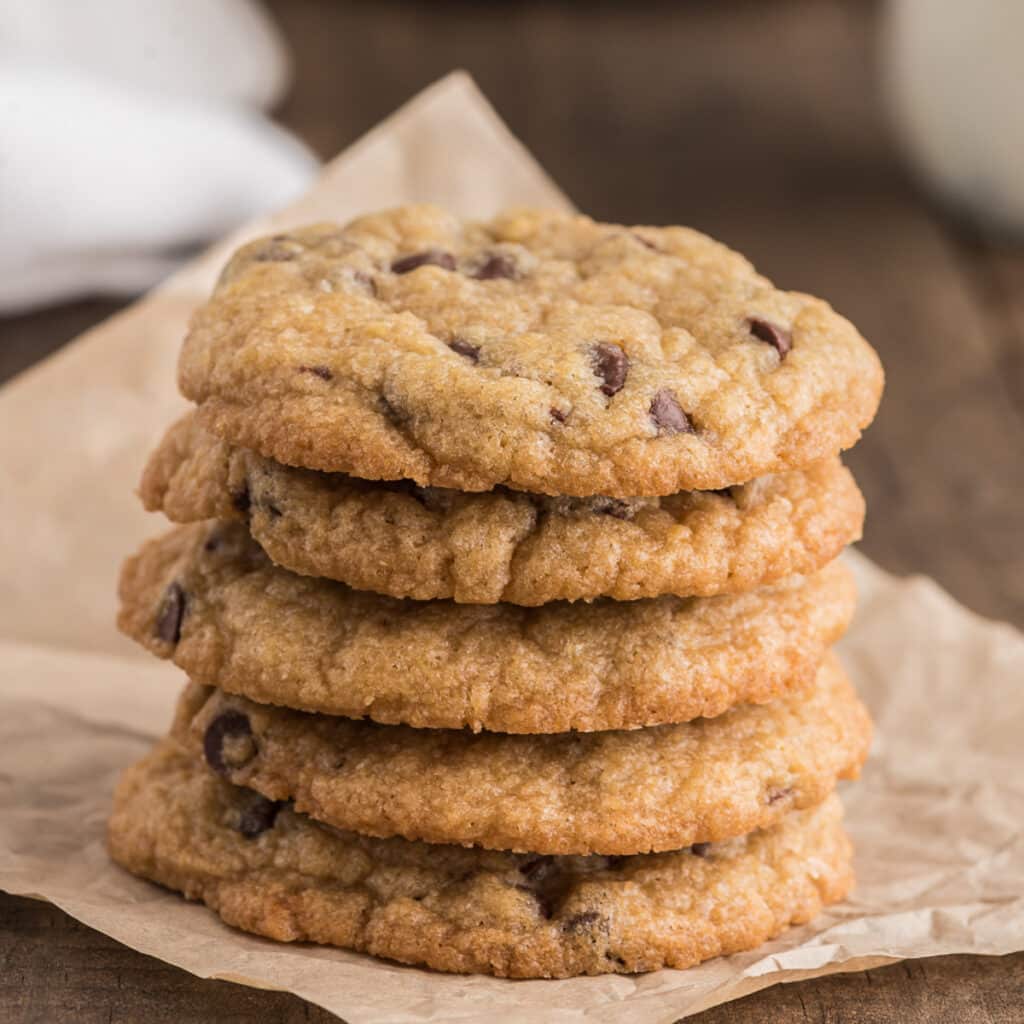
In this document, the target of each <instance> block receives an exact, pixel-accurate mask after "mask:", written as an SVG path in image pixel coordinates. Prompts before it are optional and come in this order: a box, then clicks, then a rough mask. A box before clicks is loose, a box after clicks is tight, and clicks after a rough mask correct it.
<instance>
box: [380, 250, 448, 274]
mask: <svg viewBox="0 0 1024 1024" xmlns="http://www.w3.org/2000/svg"><path fill="white" fill-rule="evenodd" d="M426 266H431V267H441V268H442V270H454V269H455V257H454V256H453V255H452V254H451V253H450V252H444V251H443V250H442V249H424V251H423V252H414V253H412V255H410V256H403V257H402V258H401V259H398V260H395V262H394V263H392V264H391V270H392V271H393V272H394V273H396V274H408V273H409V271H410V270H415V269H416V268H417V267H426Z"/></svg>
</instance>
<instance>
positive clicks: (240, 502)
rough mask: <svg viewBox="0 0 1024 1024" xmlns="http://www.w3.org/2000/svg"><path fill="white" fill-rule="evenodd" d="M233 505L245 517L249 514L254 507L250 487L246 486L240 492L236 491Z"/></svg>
mask: <svg viewBox="0 0 1024 1024" xmlns="http://www.w3.org/2000/svg"><path fill="white" fill-rule="evenodd" d="M231 504H232V506H233V507H234V509H235V511H237V512H240V513H241V514H242V515H243V516H247V515H248V514H249V508H250V507H251V505H252V496H251V495H250V494H249V485H248V484H246V485H245V486H244V487H243V488H242V489H241V490H240V491H235V492H234V493H233V494H232V495H231Z"/></svg>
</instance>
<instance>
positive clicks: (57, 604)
mask: <svg viewBox="0 0 1024 1024" xmlns="http://www.w3.org/2000/svg"><path fill="white" fill-rule="evenodd" d="M409 199H432V200H435V201H438V202H442V203H445V204H447V205H449V206H451V207H454V208H455V209H457V210H460V211H462V212H465V213H468V214H473V215H486V214H488V213H490V212H492V211H494V210H495V209H497V208H498V207H500V206H503V205H505V204H507V203H510V202H526V203H541V204H544V203H547V204H564V203H566V202H567V200H566V199H565V198H564V197H563V196H562V195H561V193H560V192H559V191H558V190H557V188H556V187H555V186H554V185H553V184H552V183H551V182H550V181H549V180H548V179H547V178H546V176H545V175H544V173H543V172H542V171H541V170H540V168H539V167H538V166H537V165H536V163H534V162H533V160H532V159H531V157H530V156H529V154H528V153H526V152H525V151H524V150H523V149H522V147H521V146H520V145H519V144H518V143H517V142H516V140H515V139H513V138H512V137H511V135H510V134H509V133H508V131H507V130H506V129H505V127H504V126H503V125H502V124H501V122H500V121H499V120H498V118H497V117H496V115H495V114H494V113H493V111H492V110H491V109H490V108H489V107H488V106H487V104H486V101H484V99H483V98H482V97H481V96H480V94H479V93H478V92H477V91H476V89H475V87H474V86H473V84H472V82H471V81H470V80H469V79H468V78H467V77H465V76H464V75H461V74H455V75H452V76H449V77H448V78H446V79H444V80H442V81H441V82H439V83H437V84H436V85H435V86H433V87H432V88H430V89H428V90H427V91H426V92H425V93H423V94H421V95H420V96H419V97H417V98H416V99H415V100H413V102H412V103H410V104H409V105H408V106H406V107H405V108H403V109H402V110H401V111H399V112H398V114H396V115H395V116H394V117H392V118H391V119H389V120H388V121H386V122H385V123H384V124H382V125H381V126H380V127H378V128H377V129H376V130H374V131H373V132H371V133H370V134H369V135H368V136H366V137H365V138H363V139H362V140H360V141H359V142H358V143H357V144H356V145H355V146H353V147H352V148H351V149H350V150H348V151H347V152H346V153H345V154H343V155H342V156H341V157H339V158H338V159H337V160H335V161H334V162H333V163H332V164H330V165H329V166H328V167H327V168H326V170H325V171H324V174H323V176H322V178H321V179H320V181H319V182H318V184H317V185H316V186H315V188H314V189H313V191H312V192H311V193H310V195H308V196H307V197H306V198H305V199H303V200H302V201H301V202H299V203H298V204H296V205H295V206H294V207H293V208H291V209H290V210H288V211H286V212H284V213H282V214H281V215H280V216H278V217H275V218H273V220H272V221H271V222H270V224H272V225H273V226H278V225H280V226H284V225H288V224H293V223H298V222H302V221H307V220H311V219H316V218H321V217H324V218H326V217H331V218H340V219H344V218H347V217H349V216H351V215H354V214H356V213H358V212H360V211H362V210H365V209H371V208H375V207H380V206H386V205H389V204H393V203H397V202H400V201H404V200H409ZM267 227H268V224H267V223H261V224H256V225H252V226H251V227H249V228H247V229H246V230H245V231H244V232H241V233H239V235H237V236H236V237H234V238H231V239H229V240H227V241H226V242H225V243H224V244H223V245H221V246H218V247H217V248H216V249H214V250H213V251H212V252H210V253H208V254H207V255H205V256H204V257H203V258H202V259H200V260H198V261H196V262H195V263H194V264H192V265H191V266H189V267H188V268H187V269H186V270H184V271H183V272H181V273H180V274H178V275H177V276H176V277H175V278H173V279H172V280H171V281H170V282H168V283H167V284H166V285H164V286H163V287H162V288H160V289H159V290H158V291H156V292H155V293H153V294H152V295H150V296H149V297H148V298H146V299H145V300H143V301H142V302H139V303H137V304H136V305H135V306H133V307H132V308H130V309H129V310H127V311H126V312H125V313H123V314H121V315H120V316H117V317H115V318H114V319H112V320H110V321H108V322H107V323H105V324H103V325H101V326H100V327H98V328H96V329H95V330H92V331H90V332H89V333H87V334H86V335H84V336H83V337H82V338H81V339H80V340H79V341H78V342H76V343H75V344H73V345H72V346H70V347H68V348H66V349H65V350H64V351H62V352H61V353H60V354H58V355H57V356H56V357H54V358H52V359H50V360H48V361H47V362H45V363H43V364H42V365H40V366H39V367H37V368H36V369H34V370H33V371H31V372H29V373H28V374H26V375H24V376H23V377H22V378H20V379H19V380H17V381H15V382H14V383H13V384H11V385H9V386H8V387H7V388H6V389H4V390H3V392H0V445H2V447H0V451H2V452H3V456H2V462H3V474H2V481H0V482H2V484H3V486H0V531H2V532H0V537H2V541H3V554H4V562H3V572H2V573H0V608H2V612H3V614H2V616H0V672H2V674H0V887H2V888H4V889H6V890H8V891H10V892H13V893H21V894H25V895H29V896H35V897H38V898H41V899H46V900H50V901H52V902H54V903H56V904H57V905H59V906H61V907H63V908H64V909H65V910H66V911H67V912H68V913H70V914H72V915H73V916H74V917H76V918H78V919H79V920H81V921H84V922H85V923H87V924H89V925H91V926H92V927H94V928H97V929H99V930H101V931H103V932H105V933H107V934H108V935H111V936H113V937H114V938H116V939H119V940H120V941H122V942H124V943H127V944H128V945H130V946H132V947H134V948H136V949H138V950H141V951H142V952H144V953H148V954H150V955H151V956H156V957H160V958H162V959H164V960H167V961H168V962H170V963H173V964H177V965H178V966H180V967H183V968H185V969H186V970H189V971H192V972H193V973H195V974H197V975H200V976H203V977H215V978H225V979H229V980H235V981H241V982H244V983H246V984H249V985H256V986H261V987H267V988H279V989H287V990H290V991H292V992H295V993H297V994H298V995H300V996H302V997H304V998H306V999H309V1000H312V1001H313V1002H315V1003H318V1004H320V1005H321V1006H324V1007H326V1008H327V1009H329V1010H332V1011H334V1012H335V1013H337V1014H339V1015H340V1016H342V1017H344V1018H345V1019H346V1020H347V1021H349V1022H350V1024H369V1022H374V1024H384V1022H387V1024H407V1022H426V1021H461V1022H476V1021H481V1022H482V1021H487V1022H489V1024H504V1022H513V1021H515V1022H522V1021H544V1022H569V1021H584V1020H586V1021H588V1022H605V1021H607V1022H612V1021H621V1020H623V1019H626V1016H625V1015H626V1014H627V1013H628V1015H629V1017H628V1019H633V1020H644V1021H648V1022H670V1021H674V1020H676V1019H678V1018H680V1017H683V1016H686V1015H688V1014H691V1013H695V1012H697V1011H699V1010H702V1009H706V1008H707V1007H709V1006H713V1005H716V1004H717V1003H721V1002H724V1001H726V1000H729V999H735V998H738V997H739V996H742V995H746V994H747V993H749V992H753V991H755V990H757V989H759V988H763V987H765V986H767V985H771V984H774V983H776V982H779V981H794V980H798V979H801V978H806V977H810V976H813V975H818V974H825V973H829V972H833V971H842V970H853V969H859V968H862V967H864V966H869V965H875V964H878V963H884V962H886V961H887V960H891V959H898V958H904V957H919V956H931V955H935V954H942V953H957V952H969V953H987V954H999V953H1007V952H1011V951H1015V950H1020V949H1024V828H1022V823H1024V772H1022V770H1021V769H1022V768H1024V753H1022V750H1024V686H1022V682H1024V637H1022V636H1021V634H1019V633H1017V632H1016V631H1015V630H1013V629H1011V628H1010V627H1009V626H1005V625H1000V624H996V623H991V622H986V621H984V620H982V619H980V618H978V617H977V616H975V615H973V614H971V613H970V612H968V611H966V610H965V609H964V608H962V607H961V606H959V605H958V604H957V603H956V602H955V601H954V600H953V599H952V598H950V597H949V596H948V595H946V594H945V593H944V592H943V591H942V590H941V589H940V588H939V587H938V586H937V585H936V584H934V583H933V582H931V581H930V580H927V579H919V578H918V579H910V580H897V579H895V578H893V577H891V576H889V575H888V574H886V573H884V572H883V571H882V570H880V569H878V568H877V567H875V566H874V565H872V564H871V563H870V562H868V561H867V559H865V558H864V557H862V556H859V555H857V554H854V553H850V554H848V555H847V556H846V557H847V558H848V559H849V560H850V564H851V565H852V566H853V567H854V569H855V570H856V573H857V576H858V579H859V582H860V587H861V602H862V603H861V609H860V612H859V615H858V617H857V620H856V622H855V625H854V627H853V629H852V630H851V632H850V634H849V636H848V637H847V638H846V640H845V641H844V642H843V644H842V646H841V650H842V653H843V654H844V659H845V662H846V665H847V667H848V668H849V669H850V671H851V673H852V674H853V677H854V679H855V680H856V682H857V684H858V686H859V687H860V690H861V692H862V694H863V695H864V697H865V699H866V701H867V703H868V704H869V705H870V707H871V710H872V712H873V713H874V715H875V718H876V720H877V722H878V740H877V742H876V748H875V750H874V752H873V756H872V759H871V761H870V763H869V766H868V768H867V769H866V772H865V775H864V777H863V779H862V780H861V781H860V782H859V783H857V784H855V785H853V786H851V787H848V788H847V789H846V791H845V793H844V796H845V800H846V805H847V808H848V822H849V826H850V830H851V832H852V833H853V836H854V839H855V841H856V843H857V849H858V853H857V872H858V877H859V885H858V887H857V889H856V891H855V893H854V896H853V898H852V899H851V900H850V901H849V902H847V903H845V904H843V905H841V906H839V907H836V908H833V909H832V910H831V911H829V912H828V913H826V914H824V915H823V916H822V917H820V918H819V919H818V920H817V921H815V922H814V923H813V925H811V926H808V927H805V928H802V929H798V930H793V931H790V932H787V933H786V934H785V935H784V936H783V937H782V938H780V939H779V940H777V941H775V942H773V943H771V944H769V945H768V946H765V947H762V948H761V949H759V950H756V951H754V952H752V953H749V954H745V955H741V956H735V957H730V958H727V959H719V960H716V961H712V962H710V963H707V964H705V965H703V966H701V967H698V968H694V969H692V970H689V971H682V972H681V971H662V972H659V973H655V974H650V975H644V976H640V977H636V978H632V977H608V978H598V979H575V980H571V981H561V982H550V981H547V982H510V981H500V980H496V979H490V978H480V977H471V978H463V977H455V976H445V975H441V974H435V973H432V972H429V971H422V970H418V969H414V968H409V967H400V966H397V965H393V964H387V963H382V962H379V961H375V960H372V959H370V958H367V957H363V956H359V955H355V954H350V953H346V952H343V951H339V950H329V949H320V948H316V947H311V946H287V945H278V944H275V943H271V942H268V941H264V940H260V939H257V938H254V937H251V936H246V935H244V934H241V933H239V932H235V931H232V930H230V929H228V928H226V927H224V926H223V925H221V924H220V923H219V922H218V920H217V919H216V918H215V917H214V916H213V915H212V914H210V913H209V912H208V911H206V910H205V909H204V908H202V907H200V906H196V905H194V904H187V903H185V902H184V901H183V900H181V899H180V898H179V897H177V896H175V895H172V894H170V893H166V892H164V891H162V890H161V889H158V888H157V887H155V886H151V885H149V884H147V883H144V882H141V881H139V880H136V879H134V878H131V877H130V876H128V875H127V874H125V873H123V872H121V871H120V870H119V869H117V868H115V867H114V866H113V865H111V864H110V863H109V861H108V860H107V858H106V855H105V853H104V850H103V845H102V834H103V825H104V819H105V817H106V814H107V811H108V807H109V799H110V791H111V788H112V786H113V784H114V781H115V779H116V777H117V775H118V773H119V772H120V770H121V769H122V768H123V767H124V766H125V765H127V764H128V763H129V762H131V761H132V760H134V759H135V758H137V757H139V756H141V755H142V753H143V752H144V751H145V750H146V749H147V747H148V746H149V744H150V742H151V740H152V737H154V736H156V735H158V734H159V733H161V732H162V731H163V730H164V729H165V727H166V725H167V722H168V721H169V717H170V709H171V705H172V703H173V701H174V698H175V695H176V693H177V690H178V689H179V685H180V682H181V677H180V675H179V673H177V671H176V670H175V669H173V668H172V667H170V666H168V665H167V664H166V663H161V662H157V661H155V660H154V659H152V658H150V657H148V656H146V655H145V654H142V653H141V652H139V651H137V650H135V649H134V648H133V647H131V646H130V645H129V644H128V643H127V642H126V641H123V640H121V639H120V638H119V637H117V635H116V633H115V632H114V630H113V627H112V625H111V623H112V619H113V616H114V585H115V577H116V573H117V569H118V565H119V562H120V560H121V558H122V557H123V556H124V555H125V554H126V553H127V552H129V551H130V550H132V549H133V548H134V547H135V546H136V544H137V543H138V542H139V541H140V540H141V539H142V537H143V536H145V535H147V534H152V533H155V532H157V531H158V530H159V529H161V528H162V526H163V524H162V522H161V521H159V520H157V519H156V518H154V517H146V516H144V514H143V513H142V512H141V511H140V509H139V507H138V503H137V501H136V500H135V499H134V498H133V495H132V490H133V488H134V486H135V483H136V480H137V477H138V473H139V470H140V468H141V466H142V463H143V460H144V458H145V455H146V453H147V451H148V449H149V448H150V446H151V445H152V444H153V443H154V442H155V441H156V439H157V437H158V436H159V434H160V433H161V431H162V430H163V429H164V427H165V426H166V425H167V424H168V423H169V422H170V421H171V419H172V418H173V417H174V415H175V414H176V412H177V411H178V409H179V408H181V407H182V405H183V403H182V402H181V400H180V399H179V398H178V397H177V396H176V394H175V391H174V366H175V360H176V356H177V350H178V346H179V344H180V341H181V337H182V333H183V330H184V327H185V321H186V318H187V316H188V313H189V311H190V309H191V308H192V307H193V306H194V305H195V304H196V303H198V302H200V301H201V300H202V299H203V297H204V296H205V294H206V293H207V291H208V289H209V287H210V285H211V283H212V280H213V278H214V277H215V275H216V272H217V269H218V267H219V265H220V263H221V262H222V261H223V259H224V257H225V255H226V253H227V251H228V250H229V249H230V248H232V247H233V246H234V245H235V244H237V242H238V241H239V239H240V238H241V237H244V236H246V235H251V234H256V233H259V232H262V231H264V230H265V229H266V228H267ZM626 1000H628V1005H627V1006H624V1005H623V1003H624V1001H626Z"/></svg>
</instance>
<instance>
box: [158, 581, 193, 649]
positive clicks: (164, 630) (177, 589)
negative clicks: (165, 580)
mask: <svg viewBox="0 0 1024 1024" xmlns="http://www.w3.org/2000/svg"><path fill="white" fill-rule="evenodd" d="M186 600H187V599H186V597H185V591H184V590H183V589H182V587H181V584H180V583H178V582H177V581H175V582H174V583H171V584H170V585H169V586H168V587H167V589H166V590H165V591H164V596H163V598H162V599H161V601H160V607H159V609H158V610H157V613H156V626H155V632H156V635H157V636H158V637H159V638H160V639H161V640H163V641H164V643H168V644H176V643H177V642H178V641H179V640H180V639H181V620H182V619H183V618H184V617H185V604H186Z"/></svg>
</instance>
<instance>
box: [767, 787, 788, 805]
mask: <svg viewBox="0 0 1024 1024" xmlns="http://www.w3.org/2000/svg"><path fill="white" fill-rule="evenodd" d="M792 792H793V787H792V786H784V787H781V788H779V789H770V790H768V796H767V800H768V803H769V804H777V803H778V802H779V801H780V800H785V799H786V797H787V796H789V795H790V794H791V793H792Z"/></svg>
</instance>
